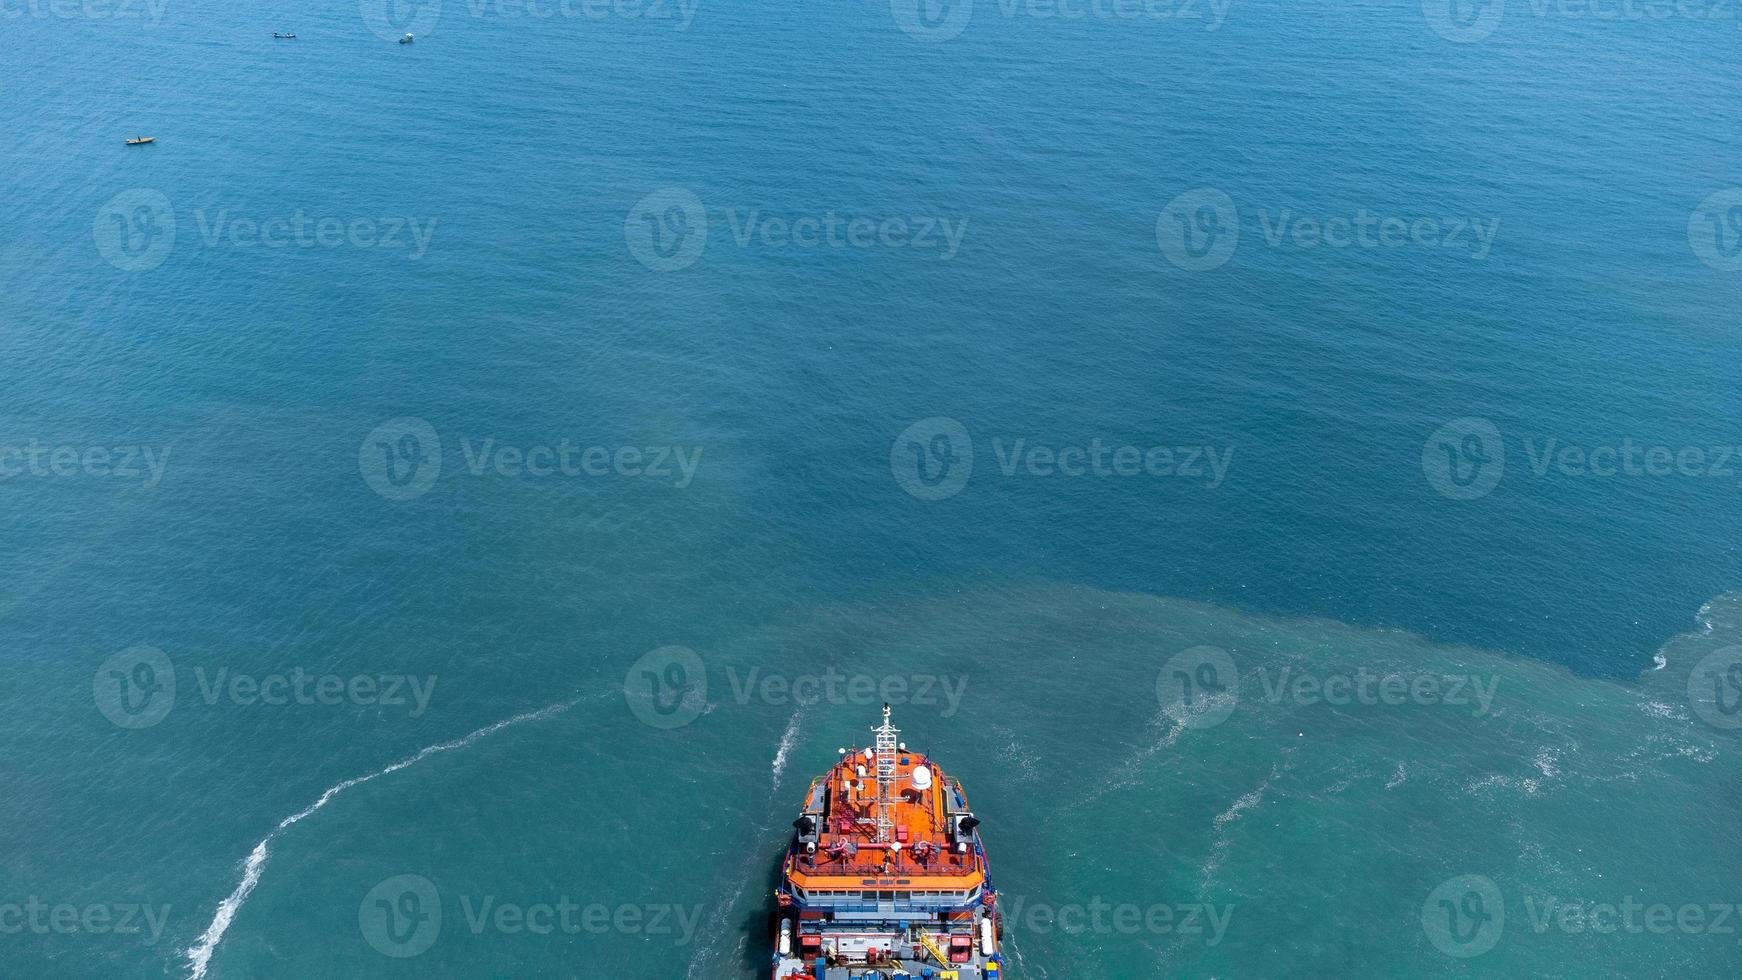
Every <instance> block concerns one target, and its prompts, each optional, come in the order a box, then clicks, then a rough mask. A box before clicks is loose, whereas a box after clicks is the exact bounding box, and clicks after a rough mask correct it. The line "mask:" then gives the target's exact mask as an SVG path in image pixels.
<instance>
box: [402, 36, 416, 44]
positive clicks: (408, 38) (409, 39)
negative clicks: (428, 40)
mask: <svg viewBox="0 0 1742 980" xmlns="http://www.w3.org/2000/svg"><path fill="white" fill-rule="evenodd" d="M415 40H417V39H416V38H414V37H412V36H411V35H410V34H407V35H405V36H404V37H402V38H400V39H399V43H400V44H410V43H411V42H413V41H415Z"/></svg>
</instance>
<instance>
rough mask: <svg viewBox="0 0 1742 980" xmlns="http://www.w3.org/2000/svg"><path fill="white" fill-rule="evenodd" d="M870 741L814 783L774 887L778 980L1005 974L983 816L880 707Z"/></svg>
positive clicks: (965, 979)
mask: <svg viewBox="0 0 1742 980" xmlns="http://www.w3.org/2000/svg"><path fill="white" fill-rule="evenodd" d="M872 731H873V733H874V735H875V740H874V741H873V744H872V745H871V747H869V748H864V749H859V748H854V749H841V750H840V756H841V759H840V761H839V762H837V763H836V764H835V765H834V767H833V768H831V769H830V770H829V771H828V773H826V774H825V775H823V776H821V777H819V778H818V779H817V780H816V781H815V782H813V783H811V786H810V790H809V791H808V792H807V793H806V795H805V802H804V807H803V809H802V810H801V812H800V814H799V816H798V819H796V820H794V821H793V827H794V829H795V833H794V834H793V839H792V844H791V846H790V847H788V849H787V853H786V858H785V860H784V861H783V863H782V868H781V870H782V881H781V887H780V888H779V889H778V890H777V892H776V900H777V913H778V915H777V923H776V927H775V944H776V954H775V957H774V963H775V968H774V976H775V978H776V980H791V978H821V980H836V978H847V977H856V976H861V975H867V974H866V971H877V972H873V973H871V974H869V975H880V974H881V975H888V973H884V972H882V971H888V972H890V973H899V972H902V971H905V972H908V973H911V974H912V975H914V976H916V977H919V976H926V975H928V974H927V973H926V971H928V970H929V971H931V972H930V973H929V975H931V976H935V977H950V976H954V977H956V978H959V980H979V978H982V977H984V978H996V977H1000V976H1002V975H1003V974H1002V960H1001V957H1000V956H999V954H998V940H999V934H1000V926H999V920H998V911H997V898H996V893H995V892H994V891H993V889H992V886H991V881H990V875H989V872H988V869H987V864H986V853H985V850H984V849H983V847H982V846H981V842H980V834H979V829H978V828H979V824H980V821H979V819H978V818H976V817H975V816H974V814H973V812H972V811H971V810H970V809H969V808H968V801H967V797H966V795H965V794H964V793H963V791H962V787H961V784H960V783H959V782H956V781H954V780H952V779H950V778H949V777H947V776H946V775H945V774H944V773H943V771H942V770H940V769H939V768H938V767H937V765H936V764H935V763H934V762H932V761H931V760H930V759H929V758H927V757H926V756H925V755H923V754H921V753H918V752H911V751H909V750H908V748H907V746H906V744H905V743H903V742H901V741H899V739H898V736H899V734H900V733H899V731H898V730H897V729H895V727H894V726H893V725H891V724H890V721H889V706H888V705H884V707H883V724H882V725H881V726H879V727H877V728H874V729H872Z"/></svg>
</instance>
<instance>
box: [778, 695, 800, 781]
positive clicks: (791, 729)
mask: <svg viewBox="0 0 1742 980" xmlns="http://www.w3.org/2000/svg"><path fill="white" fill-rule="evenodd" d="M800 714H801V712H798V711H795V712H793V713H792V721H791V722H790V723H788V724H787V726H786V734H784V735H782V736H780V748H779V749H777V750H776V751H775V753H774V766H773V769H774V787H773V788H774V789H779V788H780V776H781V774H782V773H784V772H786V757H787V756H788V755H789V754H790V753H791V752H792V747H793V745H794V744H796V743H797V742H798V720H799V716H800Z"/></svg>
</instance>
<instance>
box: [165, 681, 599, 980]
mask: <svg viewBox="0 0 1742 980" xmlns="http://www.w3.org/2000/svg"><path fill="white" fill-rule="evenodd" d="M579 703H580V699H579V698H576V699H575V700H573V701H564V702H561V703H559V704H553V705H550V706H549V707H545V708H540V709H538V710H537V711H528V712H526V713H525V714H519V715H515V716H514V717H512V718H504V719H503V720H501V721H498V722H496V723H494V724H490V725H485V726H484V727H483V728H480V729H478V730H477V731H475V732H473V733H472V734H470V735H467V736H466V737H464V738H457V739H454V740H453V741H451V742H438V743H437V744H435V745H431V746H428V747H426V748H423V749H419V750H418V752H417V753H416V754H415V755H409V756H406V757H405V758H403V759H401V760H399V761H398V762H395V763H393V764H392V765H390V766H388V767H386V768H385V769H380V770H377V771H376V772H372V773H370V774H368V775H367V776H357V777H355V778H353V779H347V780H345V781H344V782H342V783H337V784H335V785H333V786H329V787H327V791H326V792H324V793H322V794H321V796H320V799H318V800H315V801H314V802H313V803H311V804H309V805H308V806H307V807H305V808H304V809H302V810H300V811H298V812H297V813H293V814H291V815H290V816H288V817H285V818H284V819H283V820H280V821H279V822H278V826H277V827H274V828H273V830H272V832H271V833H270V834H267V835H266V836H265V837H263V838H261V839H260V843H258V844H255V845H254V850H252V851H250V852H248V860H246V861H244V862H242V880H241V881H239V882H237V883H236V890H235V891H233V892H231V893H230V897H229V898H226V899H224V900H223V901H222V902H219V903H218V910H217V911H216V912H215V913H213V915H212V924H211V925H209V926H207V927H206V931H205V932H204V933H202V934H201V935H200V938H199V941H198V942H196V943H194V944H193V945H192V946H190V947H188V948H187V950H186V954H187V958H188V964H189V966H190V968H191V972H190V973H189V974H188V980H200V978H202V977H204V976H205V975H206V964H207V963H209V962H210V961H211V959H212V951H213V950H215V949H217V948H218V943H219V941H220V940H222V939H223V938H224V932H225V930H227V929H229V928H230V922H231V920H233V919H235V917H236V912H237V910H238V909H240V908H241V907H242V903H243V902H246V901H247V900H248V895H249V893H251V892H253V891H254V886H255V885H258V884H260V872H261V871H263V870H265V868H266V858H267V857H268V855H269V854H270V853H271V849H270V845H271V844H272V842H273V840H275V839H276V838H277V837H278V836H279V835H280V834H282V833H284V832H285V831H286V830H288V829H289V828H290V826H291V825H292V824H295V823H297V822H298V821H301V820H303V819H304V818H306V817H308V816H310V815H311V814H313V813H314V812H315V811H316V810H319V809H320V808H321V807H323V806H326V805H327V804H328V803H329V802H331V801H332V799H333V797H335V796H338V795H339V794H340V793H343V792H344V791H345V790H348V789H350V788H351V787H353V786H356V785H359V784H361V783H366V782H369V781H370V780H372V779H380V778H381V777H382V776H386V775H389V774H391V773H396V772H398V771H399V770H401V769H404V768H406V767H408V766H414V765H416V764H418V763H419V762H422V761H423V760H425V759H427V758H429V757H430V756H432V755H435V754H437V753H439V752H451V751H453V750H454V749H463V748H465V747H466V746H468V745H471V744H472V743H473V742H476V741H478V740H479V739H481V738H484V737H485V736H487V735H493V734H495V733H496V732H499V731H501V730H502V729H504V728H507V727H509V726H510V725H519V724H524V723H525V722H529V721H538V720H539V719H541V718H549V717H550V716H552V715H557V714H561V713H563V712H564V711H567V710H569V709H570V708H572V707H574V706H575V705H577V704H579Z"/></svg>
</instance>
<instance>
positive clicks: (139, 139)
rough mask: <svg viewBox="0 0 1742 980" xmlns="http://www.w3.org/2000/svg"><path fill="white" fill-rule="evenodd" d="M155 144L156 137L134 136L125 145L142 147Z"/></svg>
mask: <svg viewBox="0 0 1742 980" xmlns="http://www.w3.org/2000/svg"><path fill="white" fill-rule="evenodd" d="M155 142H157V137H155V136H135V137H133V138H132V139H130V140H128V141H127V145H128V146H144V145H145V144H147V143H155Z"/></svg>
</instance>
